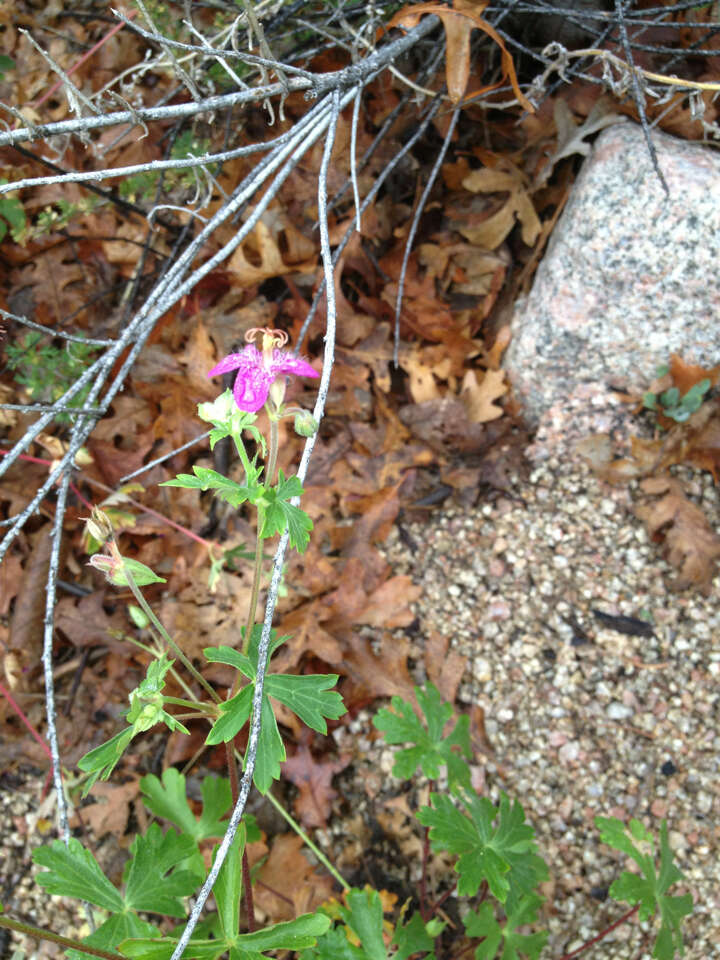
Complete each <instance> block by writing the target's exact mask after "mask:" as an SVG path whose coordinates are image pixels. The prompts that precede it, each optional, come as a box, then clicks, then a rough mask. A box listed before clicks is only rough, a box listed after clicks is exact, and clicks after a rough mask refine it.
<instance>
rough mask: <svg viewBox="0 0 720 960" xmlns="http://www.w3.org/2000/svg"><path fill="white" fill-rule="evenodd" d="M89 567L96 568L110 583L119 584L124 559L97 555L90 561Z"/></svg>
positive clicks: (101, 554)
mask: <svg viewBox="0 0 720 960" xmlns="http://www.w3.org/2000/svg"><path fill="white" fill-rule="evenodd" d="M88 565H89V566H91V567H95V569H96V570H99V571H100V573H104V574H105V579H106V580H107V581H108V583H117V582H118V578H119V576H120V573H121V571H122V567H123V559H122V557H108V556H105V554H103V553H96V554H95V555H94V556H92V557H90V559H89V560H88Z"/></svg>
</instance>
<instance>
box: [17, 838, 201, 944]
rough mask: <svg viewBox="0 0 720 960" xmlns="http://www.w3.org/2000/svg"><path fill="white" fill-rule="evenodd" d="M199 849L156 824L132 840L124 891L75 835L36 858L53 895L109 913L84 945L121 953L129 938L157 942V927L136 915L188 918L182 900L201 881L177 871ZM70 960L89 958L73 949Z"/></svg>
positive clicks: (39, 852) (40, 878)
mask: <svg viewBox="0 0 720 960" xmlns="http://www.w3.org/2000/svg"><path fill="white" fill-rule="evenodd" d="M194 849H195V845H194V843H193V841H192V840H191V839H190V838H189V837H178V835H177V834H176V833H175V832H174V831H169V832H168V834H166V835H165V836H163V835H162V831H161V830H160V828H159V826H158V825H157V824H153V825H152V826H151V828H150V830H148V833H147V835H146V836H145V837H143V836H137V837H136V838H135V840H134V842H133V845H132V847H131V852H132V859H131V860H130V861H129V862H128V864H127V866H126V870H125V877H126V882H125V892H124V893H121V892H120V891H119V890H118V889H117V888H116V887H115V886H114V885H113V884H112V883H111V882H110V881H109V880H108V879H107V877H106V876H105V875H104V874H103V872H102V870H101V869H100V867H99V866H98V864H97V861H96V860H95V858H94V857H93V855H92V854H91V853H90V852H89V851H88V850H85V849H84V847H83V846H82V844H81V843H80V841H79V840H76V839H75V838H74V837H73V838H71V839H70V841H69V843H68V845H67V847H66V846H65V844H64V842H63V841H62V840H55V841H54V842H53V843H52V844H51V845H50V846H48V847H40V848H39V849H38V850H36V851H35V852H34V854H33V860H34V861H35V862H36V863H37V864H39V865H40V866H43V867H46V868H47V870H46V871H45V872H43V873H40V874H39V875H38V883H39V884H40V885H41V886H43V887H45V889H46V890H47V891H48V892H49V893H54V894H58V895H60V896H66V897H74V898H75V899H78V900H85V901H87V902H89V903H92V904H94V905H95V906H97V907H101V908H102V909H104V910H108V911H109V912H110V914H111V915H110V916H109V917H108V919H107V920H106V921H105V922H104V923H103V924H102V925H101V926H100V927H99V928H98V929H97V930H96V931H95V932H94V933H92V934H91V935H90V936H89V937H87V938H85V939H84V940H83V943H87V944H89V945H90V946H95V947H100V948H102V949H106V950H116V949H117V948H118V944H119V943H120V942H121V941H123V940H126V939H127V938H128V937H150V938H152V937H155V936H157V935H158V934H159V931H158V930H157V928H156V927H155V926H153V925H152V924H150V923H147V922H146V921H145V920H141V919H140V917H139V916H138V915H137V911H142V912H150V913H162V914H169V915H171V916H177V917H183V916H184V915H185V911H184V908H183V905H182V903H181V902H180V899H179V898H180V897H185V896H189V895H190V894H191V893H192V892H193V891H194V890H195V887H196V880H197V878H196V877H195V876H193V875H192V874H189V873H187V872H186V871H179V870H174V869H173V867H174V866H175V864H176V863H178V862H179V861H180V860H182V859H184V857H186V856H187V854H188V852H190V851H192V850H194ZM68 957H70V958H71V960H87V954H83V953H82V952H80V951H75V950H70V951H68Z"/></svg>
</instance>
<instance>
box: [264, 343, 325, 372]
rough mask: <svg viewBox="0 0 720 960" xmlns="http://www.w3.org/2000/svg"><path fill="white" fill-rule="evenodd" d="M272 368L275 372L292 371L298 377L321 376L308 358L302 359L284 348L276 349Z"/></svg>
mask: <svg viewBox="0 0 720 960" xmlns="http://www.w3.org/2000/svg"><path fill="white" fill-rule="evenodd" d="M272 369H273V372H275V373H290V374H293V375H294V376H296V377H319V376H320V374H319V373H318V372H317V370H315V369H313V367H311V366H310V364H309V363H308V362H307V360H301V359H300V357H293V355H292V354H290V353H286V352H285V351H284V350H275V352H274V354H273V361H272Z"/></svg>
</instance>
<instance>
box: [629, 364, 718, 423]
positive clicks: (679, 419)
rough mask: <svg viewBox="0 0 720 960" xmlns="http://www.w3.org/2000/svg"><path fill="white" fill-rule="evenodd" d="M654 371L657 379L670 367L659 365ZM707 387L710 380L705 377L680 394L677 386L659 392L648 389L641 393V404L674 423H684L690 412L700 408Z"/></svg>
mask: <svg viewBox="0 0 720 960" xmlns="http://www.w3.org/2000/svg"><path fill="white" fill-rule="evenodd" d="M656 372H657V379H658V380H659V379H660V378H661V377H664V376H667V374H668V373H669V372H670V368H669V367H667V366H661V367H658V368H657V371H656ZM709 389H710V380H709V379H708V378H707V377H706V378H705V379H704V380H701V381H700V382H699V383H696V384H695V386H694V387H691V388H690V389H689V390H688V392H687V393H685V394H683V395H682V396H681V395H680V391H679V390H678V388H677V387H670V389H669V390H665V391H664V392H663V393H661V394H657V393H651V392H649V391H648V392H647V393H645V394H644V395H643V406H644V407H645V409H646V410H653V411H655V413H661V414H663V416H665V417H668V418H669V419H670V420H674V421H675V422H676V423H685V421H686V420H689V419H690V416H691V414H693V413H695V411H696V410H699V409H700V407H701V406H702V402H703V398H704V397H705V394H706V393H707V392H708V390H709Z"/></svg>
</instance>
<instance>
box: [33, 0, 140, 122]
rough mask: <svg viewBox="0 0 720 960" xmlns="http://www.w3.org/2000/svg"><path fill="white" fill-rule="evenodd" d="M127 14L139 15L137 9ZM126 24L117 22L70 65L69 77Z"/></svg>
mask: <svg viewBox="0 0 720 960" xmlns="http://www.w3.org/2000/svg"><path fill="white" fill-rule="evenodd" d="M125 16H126V17H127V18H128V20H132V19H133V17H135V16H137V10H128V12H127V13H126V14H125ZM124 26H125V24H124V23H122V22H120V23H116V24H115V26H114V27H111V28H110V30H108V32H107V33H106V34H105V36H104V37H103V38H102V39H101V40H98V42H97V43H96V44H95V46H94V47H91V48H90V50H88V51H87V52H86V53H84V54H83V55H82V56H81V57H80V59H79V60H78V61H77V62H76V63H74V64H73V65H72V67H70V69H69V70H68V71H67V72H66V76H68V77H69V76H70V74H71V73H75V71H76V70H77V69H78V68H79V67H81V66H82V65H83V64H84V63H85V61H86V60H89V59H90V57H92V55H93V54H94V53H96V52H97V51H98V50H99V49H100V47H101V46H102V45H103V44H104V43H107V41H108V40H109V39H110V37H114V36H115V34H116V33H117V32H118V30H122V28H123V27H124ZM62 83H63V81H62V78H60V79H59V80H57V81H56V82H55V83H54V84H53V85H52V86H51V87H50V89H49V90H48V91H47V93H44V94H43V95H42V96H41V97H39V98H38V99H37V100H36V101H35V103H34V104H33V107H35V108H36V109H37V107H39V106H40V105H41V104H43V103H45V101H46V100H49V99H50V97H51V96H52V95H53V94H54V93H55V91H56V90H57V89H58V88H59V87H61V86H62Z"/></svg>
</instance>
